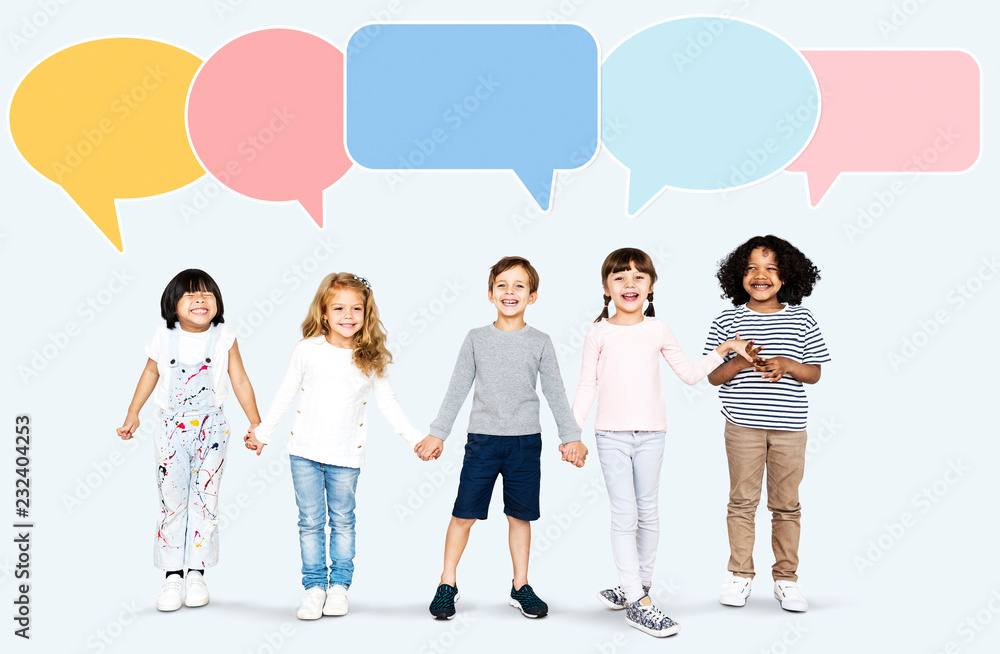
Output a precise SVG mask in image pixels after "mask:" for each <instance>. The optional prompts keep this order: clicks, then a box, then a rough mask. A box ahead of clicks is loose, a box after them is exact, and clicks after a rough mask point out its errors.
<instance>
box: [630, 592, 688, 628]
mask: <svg viewBox="0 0 1000 654" xmlns="http://www.w3.org/2000/svg"><path fill="white" fill-rule="evenodd" d="M646 597H649V596H648V595H647V596H646ZM646 597H644V598H643V599H646ZM625 624H627V625H628V626H630V627H635V628H636V629H638V630H639V631H644V632H646V633H647V634H649V635H650V636H656V637H657V638H663V637H665V636H673V635H674V634H676V633H677V632H678V631H680V630H681V626H680V625H679V624H677V623H676V622H674V621H673V620H671V619H670V618H668V617H667V616H666V615H664V614H663V612H662V611H660V609H658V608H656V607H655V606H653V604H652V603H650V604H643V603H642V600H639V601H638V602H632V603H631V604H629V605H628V606H626V607H625Z"/></svg>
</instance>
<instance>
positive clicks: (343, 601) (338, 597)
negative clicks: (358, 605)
mask: <svg viewBox="0 0 1000 654" xmlns="http://www.w3.org/2000/svg"><path fill="white" fill-rule="evenodd" d="M346 614H347V589H346V588H344V587H343V586H339V585H334V586H330V588H329V589H328V590H327V591H326V604H324V605H323V615H346Z"/></svg>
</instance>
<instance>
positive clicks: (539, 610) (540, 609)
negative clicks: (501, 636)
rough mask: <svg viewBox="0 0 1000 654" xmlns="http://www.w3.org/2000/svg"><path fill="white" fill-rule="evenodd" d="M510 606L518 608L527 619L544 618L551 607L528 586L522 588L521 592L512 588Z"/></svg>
mask: <svg viewBox="0 0 1000 654" xmlns="http://www.w3.org/2000/svg"><path fill="white" fill-rule="evenodd" d="M510 605H511V606H513V607H516V608H518V609H519V610H520V611H521V615H523V616H524V617H526V618H543V617H545V616H546V614H548V612H549V605H548V604H546V603H545V602H543V601H542V600H541V599H540V598H539V597H538V595H535V591H533V590H531V586H529V585H528V584H525V585H523V586H521V590H514V586H511V587H510Z"/></svg>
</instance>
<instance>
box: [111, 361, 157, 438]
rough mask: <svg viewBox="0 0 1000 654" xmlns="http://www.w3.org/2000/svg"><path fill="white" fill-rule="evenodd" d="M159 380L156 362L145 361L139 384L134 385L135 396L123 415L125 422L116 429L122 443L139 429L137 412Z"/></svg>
mask: <svg viewBox="0 0 1000 654" xmlns="http://www.w3.org/2000/svg"><path fill="white" fill-rule="evenodd" d="M159 379H160V372H159V371H158V370H157V369H156V362H155V361H153V360H152V359H146V367H145V368H143V370H142V374H141V375H139V383H138V384H136V387H135V394H134V395H132V403H131V404H129V405H128V412H127V413H126V414H125V422H124V423H123V424H122V426H121V427H119V428H118V430H117V431H118V437H119V438H121V439H122V440H123V441H127V440H129V439H130V438H132V434H134V433H135V430H136V429H138V428H139V411H141V410H142V407H143V406H144V405H145V404H146V400H148V399H149V396H150V394H152V392H153V389H154V388H156V382H157V380H159Z"/></svg>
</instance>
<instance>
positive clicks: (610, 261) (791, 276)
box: [118, 236, 829, 636]
mask: <svg viewBox="0 0 1000 654" xmlns="http://www.w3.org/2000/svg"><path fill="white" fill-rule="evenodd" d="M717 276H718V279H719V282H720V284H721V286H722V290H723V293H724V295H723V296H724V297H727V298H729V299H730V300H731V301H732V303H733V305H734V308H732V309H729V310H727V311H724V312H723V313H722V314H721V315H720V316H719V317H718V318H716V319H715V321H713V323H712V326H711V329H710V331H709V335H708V339H707V342H706V345H705V351H704V354H703V356H702V357H701V358H699V359H697V360H695V361H691V360H689V359H688V358H687V356H686V355H685V354H684V352H683V350H682V349H681V347H680V346H679V345H678V342H677V339H676V338H675V336H674V334H673V332H672V331H671V330H670V328H669V327H668V326H667V324H666V323H665V322H662V321H660V320H658V319H657V318H656V317H655V314H654V309H653V285H654V284H655V282H656V271H655V269H654V267H653V263H652V261H651V260H650V258H649V256H648V255H646V253H644V252H643V251H641V250H638V249H634V248H623V249H620V250H616V251H614V252H612V253H611V254H610V255H608V257H607V258H606V259H605V261H604V264H603V266H602V269H601V282H602V285H603V287H604V310H603V312H602V313H601V315H600V316H599V317H598V318H597V320H596V321H595V323H594V325H592V326H591V328H590V330H589V332H588V333H587V336H586V339H585V342H584V350H583V365H582V370H581V375H580V382H579V386H578V388H577V393H576V397H575V399H574V401H573V404H572V406H571V405H570V403H569V402H568V400H567V396H566V392H565V389H564V387H563V383H562V377H561V375H560V372H559V365H558V363H557V361H556V355H555V350H554V348H553V345H552V341H551V340H550V338H549V337H548V336H547V335H546V334H544V333H542V332H540V331H538V330H536V329H534V328H533V327H530V326H528V325H527V324H526V323H525V321H524V314H525V309H526V308H527V307H528V305H530V304H533V303H534V302H535V301H536V299H537V294H538V286H539V278H538V273H537V272H536V271H535V269H534V267H533V266H532V265H531V264H530V263H529V262H528V261H527V260H526V259H523V258H520V257H505V258H504V259H501V260H500V261H498V262H497V263H496V264H495V265H494V266H493V267H492V268H491V269H490V275H489V283H488V291H487V297H488V298H489V301H490V302H491V303H492V304H493V305H494V307H495V308H496V311H497V319H496V320H495V321H494V322H493V323H491V324H489V325H486V326H484V327H478V328H475V329H472V330H471V331H469V333H468V334H467V336H466V338H465V341H464V342H463V344H462V347H461V349H460V351H459V354H458V361H457V362H456V364H455V369H454V372H453V373H452V377H451V381H450V383H449V385H448V390H447V392H446V394H445V398H444V401H443V402H442V404H441V408H440V411H439V412H438V415H437V417H436V418H435V419H434V421H433V422H432V423H431V425H430V430H429V435H424V433H423V432H421V431H418V430H417V429H416V428H414V427H413V425H412V423H411V422H410V421H409V419H408V418H407V417H406V415H405V413H404V412H403V410H402V409H401V408H400V406H399V403H398V402H397V400H396V396H395V393H394V391H393V388H392V384H391V383H390V381H389V375H388V371H387V367H388V364H389V363H390V362H391V360H392V355H391V354H390V352H389V350H388V348H387V346H386V340H387V337H386V332H385V329H384V326H383V325H382V322H381V320H380V319H379V314H378V309H377V307H376V305H375V299H374V294H373V291H372V287H371V284H369V283H368V282H367V281H366V280H365V279H364V278H362V277H358V276H356V275H352V274H350V273H333V274H330V275H328V276H327V277H326V278H324V279H323V281H322V282H321V284H320V287H319V288H318V289H317V291H316V295H315V297H314V298H313V301H312V304H311V305H310V307H309V311H308V314H307V316H306V319H305V320H304V321H303V323H302V337H303V338H302V340H301V341H299V343H298V344H297V345H296V346H295V348H294V349H293V350H292V356H291V362H290V363H289V366H288V369H287V372H286V373H285V377H284V379H283V380H282V382H281V385H280V387H279V389H278V391H277V393H276V395H275V398H274V401H273V402H272V404H271V407H270V410H269V411H268V413H267V416H266V418H265V419H263V420H261V418H260V415H259V413H258V411H257V405H256V400H255V398H254V392H253V387H252V386H251V384H250V382H249V380H248V379H247V375H246V372H245V370H244V368H243V363H242V360H241V358H240V353H239V348H238V346H237V343H236V335H235V333H234V332H233V331H232V330H231V329H229V328H228V327H227V326H226V325H225V324H224V317H223V303H222V296H221V293H220V292H219V288H218V286H217V285H216V283H215V282H214V280H212V278H211V277H210V276H209V275H208V274H207V273H204V272H203V271H200V270H185V271H183V272H181V273H180V274H178V275H177V276H176V277H175V278H174V279H172V280H171V281H170V283H169V284H168V285H167V288H166V289H165V290H164V292H163V296H162V298H161V302H160V312H161V315H162V316H163V318H164V320H165V324H164V325H162V326H161V327H160V328H158V329H157V331H156V333H155V334H154V336H153V339H152V340H151V341H150V343H149V345H147V347H146V354H147V356H148V360H147V363H146V368H145V370H144V371H143V373H142V376H141V377H140V379H139V384H138V386H137V388H136V391H135V395H134V397H133V399H132V403H131V405H130V406H129V409H128V414H127V416H126V419H125V422H124V424H123V425H122V427H120V428H119V429H118V435H119V436H120V437H121V438H123V439H128V438H131V437H132V435H133V433H134V432H135V430H136V428H137V427H138V424H139V418H138V413H139V411H140V409H141V408H142V406H143V405H144V404H145V402H146V400H147V399H148V398H149V397H150V395H153V398H154V402H155V404H156V406H157V408H158V409H159V414H158V427H157V430H156V434H155V439H154V447H155V450H156V457H157V466H158V468H157V484H158V488H159V497H160V520H159V524H158V527H157V532H156V544H155V548H154V565H155V566H156V567H158V568H161V569H163V570H165V571H166V577H165V580H164V581H163V584H162V587H161V590H160V595H159V597H158V599H157V605H156V606H157V608H158V609H160V610H162V611H172V610H176V609H178V608H180V606H181V605H182V604H184V605H186V606H202V605H204V604H207V603H208V601H209V594H208V588H207V586H206V583H205V569H206V568H208V567H210V566H212V565H215V563H216V562H217V561H218V487H219V483H220V479H221V476H222V472H223V464H224V460H225V453H226V445H227V442H228V438H229V427H228V423H227V422H226V419H225V416H224V415H223V413H222V404H223V402H224V400H225V398H226V395H227V386H228V384H227V382H226V372H228V373H229V380H230V381H231V383H232V390H233V393H234V394H235V395H236V398H237V400H238V401H239V403H240V406H241V407H242V408H243V410H244V412H245V413H246V416H247V419H248V420H249V422H250V428H249V430H248V432H247V434H246V435H245V436H244V442H245V447H246V448H247V449H249V450H255V451H256V453H257V454H258V455H260V453H261V452H262V450H263V448H264V447H265V446H266V445H267V444H268V443H270V442H271V440H272V438H273V436H274V431H275V429H276V427H277V426H278V424H279V423H280V422H281V420H282V418H283V417H284V415H285V414H286V412H287V411H288V410H289V409H290V408H291V407H292V405H293V404H297V408H296V415H295V420H294V423H293V425H292V429H291V431H290V435H289V439H288V453H289V459H290V462H291V473H292V483H293V486H294V489H295V501H296V504H297V506H298V511H299V522H298V526H299V541H300V547H301V555H302V584H303V586H304V587H305V595H304V597H303V600H302V604H301V606H300V607H299V610H298V617H299V618H301V619H304V620H310V619H317V618H319V617H321V616H323V615H343V614H345V613H347V610H348V588H349V587H350V585H351V581H352V577H353V572H354V563H353V559H354V554H355V549H354V548H355V527H354V525H355V520H354V509H355V492H356V489H357V482H358V476H359V473H360V469H361V466H362V465H363V464H364V459H365V450H366V444H365V440H366V432H367V429H366V427H365V422H366V418H365V405H366V404H367V397H368V395H369V391H374V396H375V400H376V402H377V403H378V406H379V410H380V411H381V413H382V414H383V415H384V416H385V417H386V419H387V420H388V422H389V424H390V425H391V426H392V428H393V430H394V431H396V432H397V433H399V434H400V435H401V436H402V437H403V438H404V439H405V440H406V442H407V443H408V444H409V445H410V446H412V447H413V449H414V452H415V453H416V454H417V456H419V457H420V458H421V459H422V460H424V461H430V460H433V459H436V458H438V457H439V456H440V454H441V452H442V449H443V447H444V441H445V440H446V439H447V438H448V436H449V434H450V432H451V431H452V427H453V425H454V422H455V419H456V416H457V415H458V413H459V410H460V409H461V407H462V405H463V403H464V402H465V399H466V397H467V395H468V393H469V390H470V389H473V403H472V411H471V415H470V418H469V427H468V439H467V441H466V444H465V455H464V460H463V464H462V469H461V476H460V481H459V487H458V495H457V498H456V500H455V505H454V509H453V510H452V518H451V522H450V523H449V525H448V530H447V534H446V537H445V550H444V568H443V571H442V573H441V578H440V583H439V585H438V587H437V591H436V592H435V595H434V599H433V600H432V602H431V604H430V607H429V608H430V613H431V614H432V615H433V616H434V617H435V618H439V619H447V618H451V617H453V616H454V615H455V601H456V600H458V599H459V593H458V585H457V576H456V575H457V567H458V563H459V560H460V559H461V556H462V553H463V551H464V550H465V546H466V544H467V542H468V539H469V533H470V530H471V528H472V525H473V524H474V523H475V521H476V520H482V519H486V517H487V514H488V509H489V503H490V498H491V496H492V493H493V488H494V485H495V482H496V478H497V476H498V475H500V476H501V477H502V478H503V502H504V513H505V514H506V515H507V520H508V523H509V542H510V553H511V560H512V564H513V578H512V583H511V590H510V604H511V606H514V607H515V608H517V609H519V610H520V612H521V613H522V614H523V615H524V616H526V617H529V618H539V617H543V616H545V615H546V614H547V613H548V606H547V605H546V603H545V602H544V601H542V600H541V599H540V598H539V597H538V595H537V594H536V593H535V591H534V590H533V589H532V587H531V585H530V584H529V583H528V554H529V550H530V543H531V521H533V520H537V519H538V518H539V488H540V478H541V467H540V460H541V449H542V441H541V424H540V421H539V408H540V402H539V398H538V395H537V393H536V390H535V389H536V382H537V381H538V380H540V381H541V388H542V393H543V394H544V395H545V398H546V401H547V402H548V405H549V407H550V409H551V411H552V414H553V417H554V418H555V423H556V426H557V429H558V436H559V440H560V444H559V451H560V452H561V455H562V460H564V461H567V462H569V463H571V464H573V465H575V466H578V467H582V466H583V465H584V463H585V461H586V459H587V455H588V449H587V447H586V446H585V445H584V444H583V442H582V440H581V432H582V426H583V424H584V423H585V421H586V420H587V418H588V415H589V413H590V410H591V407H592V405H593V403H594V400H595V398H596V400H597V415H596V418H595V421H594V431H595V434H596V436H595V444H596V446H597V452H598V457H599V459H600V463H601V468H602V472H603V475H604V479H605V483H606V486H607V491H608V497H609V500H610V504H611V545H612V553H613V556H614V562H615V566H616V567H617V569H618V574H619V584H618V585H617V586H615V587H614V588H609V589H606V590H602V591H600V592H599V593H598V599H600V601H601V602H603V603H604V604H605V605H607V606H608V607H610V608H613V609H624V610H625V616H626V617H625V621H626V623H627V624H629V625H630V626H633V627H635V628H637V629H639V630H641V631H644V632H646V633H648V634H650V635H653V636H669V635H671V634H674V633H677V632H678V631H679V630H680V625H678V624H677V623H676V622H675V621H673V620H672V619H670V618H669V617H667V616H666V615H664V614H663V613H662V612H661V611H660V610H659V609H658V608H657V607H656V606H655V605H654V604H653V603H652V602H651V600H650V597H649V591H650V586H651V584H652V576H653V567H654V564H655V561H656V550H657V541H658V535H659V519H658V514H659V510H658V506H657V501H658V495H659V479H660V468H661V464H662V460H663V452H664V442H665V430H666V426H667V423H666V407H665V401H664V396H663V390H662V387H661V382H660V379H661V378H660V369H659V357H660V356H662V357H663V358H664V359H666V361H667V363H668V365H669V366H670V368H671V369H672V370H673V371H674V373H675V374H676V375H677V376H678V377H679V378H680V379H681V380H682V381H684V382H685V383H687V384H696V383H698V382H699V381H700V380H702V379H703V378H705V377H706V376H707V377H708V379H709V381H710V382H711V383H712V384H714V385H721V389H720V392H719V395H720V398H721V399H722V404H723V409H722V412H723V415H724V416H725V417H726V426H725V431H724V436H725V443H726V453H727V457H728V460H729V472H730V495H729V499H730V501H729V506H728V512H727V524H728V530H729V543H730V552H731V556H730V559H729V566H728V569H729V572H730V575H729V577H728V578H727V579H726V581H725V583H724V585H723V589H722V593H721V595H720V601H721V602H722V603H723V604H726V605H730V606H742V605H744V604H745V603H746V598H747V597H748V596H749V595H750V588H751V580H752V578H753V576H754V568H753V558H752V553H753V542H754V514H755V512H756V508H757V504H758V502H759V500H760V493H761V485H762V478H763V474H764V471H765V468H766V470H767V496H768V502H767V504H768V510H769V511H771V513H772V516H773V517H772V543H773V549H774V555H775V564H774V566H773V569H772V573H773V577H774V580H775V585H774V595H775V597H776V598H777V599H778V600H779V602H780V603H781V606H782V608H784V609H787V610H790V611H805V610H806V609H807V607H808V605H807V602H806V599H805V597H804V596H803V594H802V591H801V589H800V588H799V586H798V584H797V577H796V569H797V566H798V544H799V517H800V511H801V509H800V506H799V501H798V486H799V482H800V481H801V479H802V470H803V464H804V460H805V446H806V432H805V427H806V415H807V403H806V396H805V391H804V388H803V384H811V383H815V382H816V381H818V380H819V376H820V365H821V364H822V363H825V362H827V361H829V355H828V353H827V350H826V346H825V344H824V342H823V337H822V335H821V333H820V330H819V327H818V325H817V323H816V321H815V319H814V318H813V317H812V314H811V313H810V312H809V311H808V310H807V309H805V308H803V307H801V306H800V304H801V301H802V298H803V297H805V296H808V295H809V294H810V293H811V292H812V289H813V286H814V284H815V283H816V281H817V280H818V279H819V271H818V270H817V268H816V267H815V266H814V265H813V264H812V262H811V261H810V260H809V259H808V258H807V257H806V256H805V255H804V254H803V253H802V252H800V251H799V250H798V249H796V248H795V247H794V246H792V245H791V244H790V243H788V242H787V241H785V240H783V239H780V238H777V237H775V236H763V237H761V236H758V237H754V238H752V239H750V240H749V241H747V242H746V243H744V244H742V245H741V246H740V247H738V248H737V249H736V250H734V251H733V252H732V253H730V254H729V255H728V256H727V257H726V258H725V259H724V260H723V261H722V262H721V265H720V268H719V271H718V275H717ZM611 304H614V308H615V313H614V315H609V311H608V308H609V306H610V305H611ZM644 307H645V311H644V310H643V309H644ZM327 526H329V546H327V540H326V539H327V536H326V534H327ZM185 571H186V572H185Z"/></svg>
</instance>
